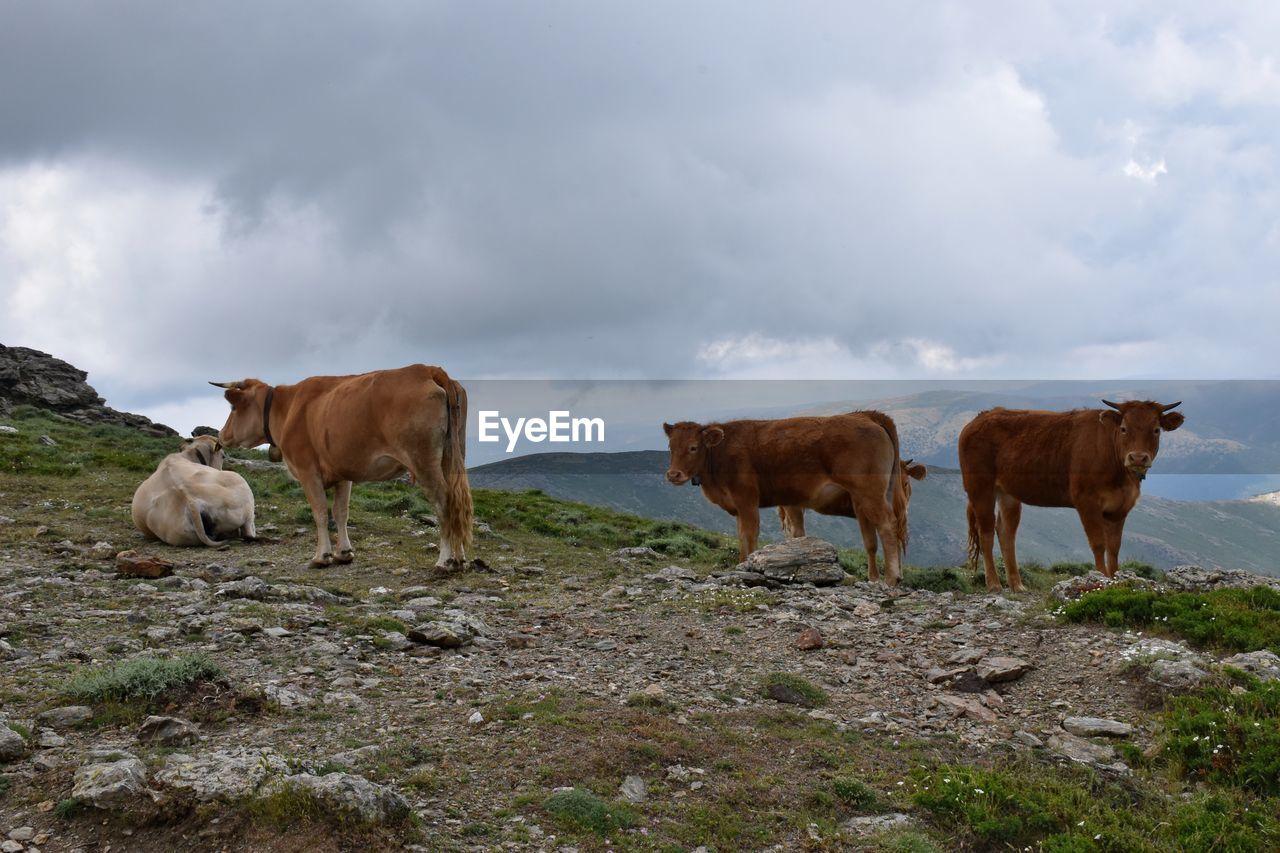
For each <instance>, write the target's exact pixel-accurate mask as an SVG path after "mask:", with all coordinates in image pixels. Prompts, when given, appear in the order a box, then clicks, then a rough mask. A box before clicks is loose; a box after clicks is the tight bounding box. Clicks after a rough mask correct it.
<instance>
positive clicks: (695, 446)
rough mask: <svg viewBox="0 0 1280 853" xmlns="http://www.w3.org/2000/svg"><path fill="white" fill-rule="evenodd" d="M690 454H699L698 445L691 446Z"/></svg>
mask: <svg viewBox="0 0 1280 853" xmlns="http://www.w3.org/2000/svg"><path fill="white" fill-rule="evenodd" d="M689 452H690V453H697V452H698V445H696V444H692V445H690V446H689Z"/></svg>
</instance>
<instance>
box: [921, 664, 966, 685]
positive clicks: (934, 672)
mask: <svg viewBox="0 0 1280 853" xmlns="http://www.w3.org/2000/svg"><path fill="white" fill-rule="evenodd" d="M969 671H970V670H969V667H967V666H962V667H958V668H955V669H943V668H942V667H940V666H935V667H933V668H932V669H930V670H929V671H928V672H926V673H925V674H924V680H925V681H927V682H929V683H930V684H944V683H946V682H948V681H953V680H955V678H956V676H958V675H963V674H964V673H966V672H969Z"/></svg>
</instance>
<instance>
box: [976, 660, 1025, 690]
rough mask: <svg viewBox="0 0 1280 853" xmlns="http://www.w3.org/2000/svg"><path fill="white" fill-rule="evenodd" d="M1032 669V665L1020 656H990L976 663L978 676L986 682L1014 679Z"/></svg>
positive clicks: (997, 682)
mask: <svg viewBox="0 0 1280 853" xmlns="http://www.w3.org/2000/svg"><path fill="white" fill-rule="evenodd" d="M1031 670H1032V665H1031V664H1030V663H1028V662H1027V661H1025V660H1023V659H1022V658H1014V657H1001V656H996V657H990V658H983V659H982V660H981V661H980V662H979V663H978V669H977V672H978V677H979V678H981V679H982V680H983V681H985V682H987V683H988V684H1000V683H1003V682H1005V681H1016V680H1018V679H1019V678H1021V677H1022V676H1024V675H1026V674H1027V673H1028V672H1030V671H1031Z"/></svg>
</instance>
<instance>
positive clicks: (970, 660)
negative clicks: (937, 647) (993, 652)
mask: <svg viewBox="0 0 1280 853" xmlns="http://www.w3.org/2000/svg"><path fill="white" fill-rule="evenodd" d="M986 656H987V650H986V649H975V648H970V647H969V646H965V647H964V648H961V649H956V651H955V654H953V655H951V657H949V658H947V663H950V664H956V665H964V666H973V665H974V664H975V663H977V662H978V661H980V660H982V659H983V658H984V657H986Z"/></svg>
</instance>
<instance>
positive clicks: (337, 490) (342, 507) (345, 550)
mask: <svg viewBox="0 0 1280 853" xmlns="http://www.w3.org/2000/svg"><path fill="white" fill-rule="evenodd" d="M352 485H354V484H353V483H352V482H351V481H350V480H343V481H342V482H341V483H339V484H338V485H336V486H334V487H333V523H334V525H335V526H336V527H337V528H338V553H337V555H335V556H334V558H333V561H334V562H335V563H350V562H351V561H352V560H354V559H355V558H356V552H355V551H354V550H353V549H352V548H351V538H350V537H349V536H347V518H348V517H349V516H350V514H351V487H352Z"/></svg>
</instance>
